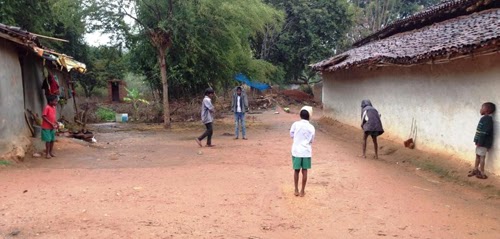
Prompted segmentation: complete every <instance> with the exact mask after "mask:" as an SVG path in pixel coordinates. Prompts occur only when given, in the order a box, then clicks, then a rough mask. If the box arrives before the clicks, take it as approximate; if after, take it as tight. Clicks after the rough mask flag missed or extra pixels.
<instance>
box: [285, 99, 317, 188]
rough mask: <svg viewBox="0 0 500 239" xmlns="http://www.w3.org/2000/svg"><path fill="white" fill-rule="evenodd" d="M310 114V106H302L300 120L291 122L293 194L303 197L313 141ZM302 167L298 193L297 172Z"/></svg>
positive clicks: (313, 130)
mask: <svg viewBox="0 0 500 239" xmlns="http://www.w3.org/2000/svg"><path fill="white" fill-rule="evenodd" d="M311 115H312V108H311V107H303V108H302V109H301V110H300V119H301V120H300V121H297V122H295V123H293V124H292V128H291V129H290V137H291V138H292V139H293V145H292V163H293V170H294V177H293V179H294V183H295V196H299V195H300V196H301V197H303V196H304V195H305V188H306V183H307V170H308V169H310V168H311V157H312V147H311V145H312V143H313V141H314V135H315V129H314V126H313V125H312V124H311V123H309V117H310V116H311ZM301 169H302V190H301V191H300V193H299V173H300V170H301Z"/></svg>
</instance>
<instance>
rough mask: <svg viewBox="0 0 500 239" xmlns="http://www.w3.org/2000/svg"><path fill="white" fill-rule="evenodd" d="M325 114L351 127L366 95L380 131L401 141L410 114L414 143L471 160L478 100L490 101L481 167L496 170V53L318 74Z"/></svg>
mask: <svg viewBox="0 0 500 239" xmlns="http://www.w3.org/2000/svg"><path fill="white" fill-rule="evenodd" d="M323 78H324V80H323V105H324V109H325V114H326V115H328V116H330V117H332V118H334V119H336V120H338V121H340V122H342V123H346V124H349V125H352V126H355V127H359V125H360V123H361V122H360V114H361V112H360V111H361V107H360V104H361V100H363V99H370V100H371V101H372V103H373V106H374V107H375V108H376V109H378V110H379V112H380V113H381V114H382V123H383V125H384V130H385V131H386V134H384V135H383V136H382V137H385V138H393V139H396V140H401V142H402V140H405V139H407V138H408V135H409V133H410V129H411V124H412V119H415V120H416V122H417V128H418V135H417V143H416V145H417V147H418V148H420V149H423V150H435V151H438V152H443V153H448V154H452V155H453V156H454V157H457V158H460V159H463V160H466V161H467V162H470V163H473V162H474V159H475V151H474V150H475V145H474V143H473V139H474V134H475V131H476V126H477V123H478V121H479V119H480V117H481V115H480V114H479V109H480V107H481V105H482V103H483V102H487V101H491V102H493V103H495V104H496V106H497V112H496V113H495V114H494V123H495V133H496V135H495V142H494V145H493V148H492V150H491V151H490V153H489V154H488V156H487V159H486V160H487V161H486V170H488V171H490V172H493V173H495V174H500V137H499V136H500V122H499V119H498V117H496V116H497V115H498V114H499V113H498V111H500V54H495V55H490V56H482V57H477V58H473V59H462V60H456V61H453V62H450V63H446V64H440V65H421V66H412V67H380V68H377V69H373V70H368V69H361V68H357V69H351V70H347V71H338V72H334V73H326V72H325V73H324V75H323Z"/></svg>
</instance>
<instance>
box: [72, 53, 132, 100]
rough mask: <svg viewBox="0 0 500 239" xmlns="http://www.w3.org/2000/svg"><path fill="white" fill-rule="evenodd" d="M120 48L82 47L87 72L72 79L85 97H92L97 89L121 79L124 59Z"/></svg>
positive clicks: (123, 72)
mask: <svg viewBox="0 0 500 239" xmlns="http://www.w3.org/2000/svg"><path fill="white" fill-rule="evenodd" d="M120 48H121V47H120V46H99V47H93V46H84V48H83V49H81V51H82V59H81V60H84V62H87V72H86V73H85V74H84V75H81V74H79V75H78V74H75V75H74V76H73V77H74V78H75V79H77V80H78V83H79V84H80V86H81V87H82V88H83V91H84V92H85V97H87V98H89V97H91V96H92V94H93V92H94V90H95V89H96V88H98V87H105V86H106V83H107V82H108V81H109V80H113V79H123V76H124V74H125V72H126V70H127V69H126V66H127V65H126V64H127V63H126V59H125V57H124V56H123V53H122V50H121V49H120Z"/></svg>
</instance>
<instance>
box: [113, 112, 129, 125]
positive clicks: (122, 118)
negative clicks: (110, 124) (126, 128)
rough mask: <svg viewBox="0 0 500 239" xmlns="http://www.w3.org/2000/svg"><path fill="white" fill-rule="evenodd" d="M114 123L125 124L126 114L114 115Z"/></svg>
mask: <svg viewBox="0 0 500 239" xmlns="http://www.w3.org/2000/svg"><path fill="white" fill-rule="evenodd" d="M115 118H116V122H118V123H125V122H127V121H128V114H127V113H117V114H116V115H115Z"/></svg>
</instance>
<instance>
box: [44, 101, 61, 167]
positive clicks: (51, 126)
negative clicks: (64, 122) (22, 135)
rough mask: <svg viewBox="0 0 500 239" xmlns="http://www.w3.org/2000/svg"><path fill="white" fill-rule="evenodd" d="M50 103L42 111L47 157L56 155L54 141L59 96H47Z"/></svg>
mask: <svg viewBox="0 0 500 239" xmlns="http://www.w3.org/2000/svg"><path fill="white" fill-rule="evenodd" d="M47 101H48V104H47V106H45V108H44V109H43V112H42V119H43V121H42V141H44V142H45V157H46V158H48V159H50V158H51V157H55V155H54V151H53V150H54V142H55V141H56V129H57V127H58V125H57V121H56V106H57V96H55V95H49V96H47Z"/></svg>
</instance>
